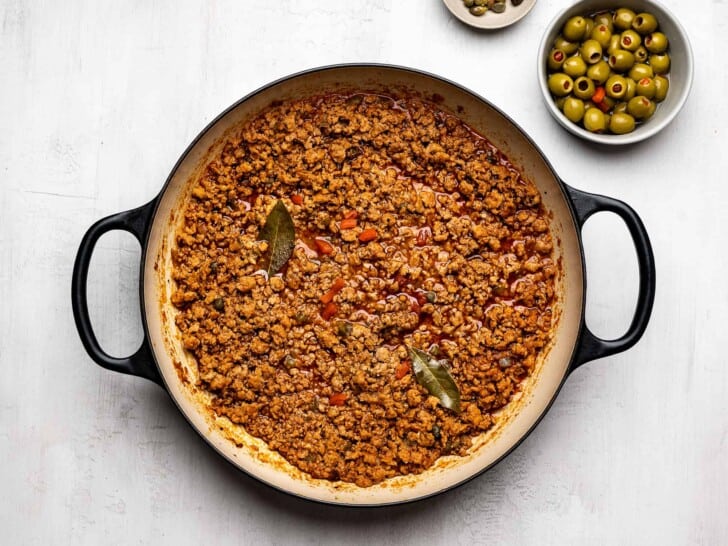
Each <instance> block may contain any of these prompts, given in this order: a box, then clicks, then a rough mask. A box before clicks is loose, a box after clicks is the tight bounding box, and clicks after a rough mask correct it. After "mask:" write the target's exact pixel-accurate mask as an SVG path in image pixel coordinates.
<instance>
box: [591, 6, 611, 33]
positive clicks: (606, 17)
mask: <svg viewBox="0 0 728 546" xmlns="http://www.w3.org/2000/svg"><path fill="white" fill-rule="evenodd" d="M594 25H595V26H599V25H604V26H605V27H607V28H608V29H609V33H610V34H611V33H612V32H613V31H614V23H613V22H612V14H611V13H609V12H608V11H603V12H602V13H597V14H596V15H595V16H594Z"/></svg>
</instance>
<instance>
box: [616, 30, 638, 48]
mask: <svg viewBox="0 0 728 546" xmlns="http://www.w3.org/2000/svg"><path fill="white" fill-rule="evenodd" d="M641 44H642V38H641V37H640V35H639V34H637V33H636V32H635V31H634V30H625V31H624V32H623V33H622V34H621V35H620V36H619V45H621V46H622V49H626V50H627V51H632V52H634V51H637V48H638V47H639V46H640V45H641Z"/></svg>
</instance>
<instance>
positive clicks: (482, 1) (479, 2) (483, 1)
mask: <svg viewBox="0 0 728 546" xmlns="http://www.w3.org/2000/svg"><path fill="white" fill-rule="evenodd" d="M475 5H476V6H478V7H481V8H484V7H485V8H487V7H488V0H475Z"/></svg>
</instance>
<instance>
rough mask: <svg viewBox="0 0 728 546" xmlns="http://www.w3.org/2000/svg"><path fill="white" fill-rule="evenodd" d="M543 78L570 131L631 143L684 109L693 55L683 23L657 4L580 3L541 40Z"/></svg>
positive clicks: (626, 0) (553, 108)
mask: <svg viewBox="0 0 728 546" xmlns="http://www.w3.org/2000/svg"><path fill="white" fill-rule="evenodd" d="M538 79H539V85H540V87H541V92H542V94H543V97H544V100H545V102H546V106H547V108H548V110H549V112H550V113H551V115H552V116H553V117H554V118H555V119H556V121H558V122H559V124H561V126H563V127H564V128H565V129H566V130H568V131H570V132H571V133H573V134H575V135H577V136H579V137H581V138H584V139H587V140H590V141H592V142H597V143H601V144H631V143H634V142H639V141H641V140H644V139H646V138H649V137H651V136H653V135H655V134H656V133H658V132H659V131H661V130H662V129H663V128H664V127H665V126H667V125H668V124H669V123H670V122H671V121H672V120H673V119H674V118H675V116H676V115H677V114H678V112H679V111H680V109H681V108H682V107H683V105H684V104H685V101H686V100H687V97H688V95H689V93H690V88H691V86H692V81H693V53H692V48H691V47H690V42H689V40H688V37H687V34H686V32H685V30H684V29H683V27H682V25H681V24H680V22H679V21H678V20H677V19H676V18H675V16H674V15H672V14H671V13H670V12H669V11H668V10H667V9H666V8H665V7H663V6H662V5H661V4H659V3H657V2H655V1H653V0H616V1H613V0H582V1H580V2H577V3H576V4H574V5H573V6H571V7H569V8H568V9H566V10H564V11H563V12H561V13H560V14H559V15H557V16H556V18H555V19H554V20H553V21H552V22H551V24H550V25H549V26H548V28H547V30H546V32H545V33H544V36H543V38H542V40H541V44H540V46H539V51H538Z"/></svg>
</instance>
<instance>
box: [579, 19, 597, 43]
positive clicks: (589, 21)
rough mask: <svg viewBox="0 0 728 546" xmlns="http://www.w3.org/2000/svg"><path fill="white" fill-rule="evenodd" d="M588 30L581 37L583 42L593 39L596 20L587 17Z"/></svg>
mask: <svg viewBox="0 0 728 546" xmlns="http://www.w3.org/2000/svg"><path fill="white" fill-rule="evenodd" d="M584 20H585V21H586V28H585V29H584V35H583V36H582V37H581V39H582V40H588V39H589V38H590V37H591V33H592V30H594V19H592V18H591V17H585V18H584Z"/></svg>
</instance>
